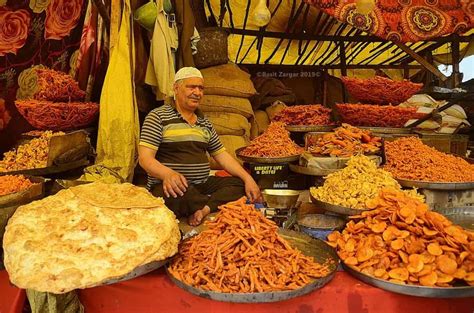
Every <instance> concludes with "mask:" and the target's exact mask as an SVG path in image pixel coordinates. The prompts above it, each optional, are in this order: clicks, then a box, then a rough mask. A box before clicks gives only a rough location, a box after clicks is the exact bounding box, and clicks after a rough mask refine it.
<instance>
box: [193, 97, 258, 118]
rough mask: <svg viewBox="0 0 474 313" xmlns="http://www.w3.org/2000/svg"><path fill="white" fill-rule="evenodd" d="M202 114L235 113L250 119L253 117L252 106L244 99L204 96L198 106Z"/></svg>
mask: <svg viewBox="0 0 474 313" xmlns="http://www.w3.org/2000/svg"><path fill="white" fill-rule="evenodd" d="M199 108H200V109H201V111H202V112H204V113H206V112H226V113H237V114H240V115H243V116H245V117H246V118H250V117H252V116H253V110H252V105H251V104H250V101H249V100H248V99H246V98H237V97H227V96H218V95H206V96H204V97H203V98H202V102H201V104H200V105H199Z"/></svg>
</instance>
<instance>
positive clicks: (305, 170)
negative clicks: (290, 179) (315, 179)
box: [290, 164, 341, 176]
mask: <svg viewBox="0 0 474 313" xmlns="http://www.w3.org/2000/svg"><path fill="white" fill-rule="evenodd" d="M290 170H291V171H293V172H295V173H298V174H303V175H309V176H327V175H329V174H331V173H334V172H337V171H339V170H341V168H335V169H320V168H313V167H307V166H300V165H297V164H290Z"/></svg>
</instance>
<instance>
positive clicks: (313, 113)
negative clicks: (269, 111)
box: [273, 104, 334, 125]
mask: <svg viewBox="0 0 474 313" xmlns="http://www.w3.org/2000/svg"><path fill="white" fill-rule="evenodd" d="M273 121H275V122H283V123H285V124H287V125H334V122H332V121H331V109H328V108H326V107H324V106H322V105H320V104H307V105H293V106H290V107H286V108H284V109H283V110H282V111H281V112H279V113H278V114H277V115H275V117H274V118H273Z"/></svg>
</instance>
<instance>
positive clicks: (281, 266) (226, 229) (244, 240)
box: [169, 197, 330, 293]
mask: <svg viewBox="0 0 474 313" xmlns="http://www.w3.org/2000/svg"><path fill="white" fill-rule="evenodd" d="M245 201H246V198H245V197H244V198H241V199H240V200H237V201H235V202H230V203H227V204H225V205H222V206H220V207H219V210H220V211H219V213H218V214H217V216H216V218H215V220H214V221H208V222H206V227H207V229H206V230H205V231H203V232H202V233H200V234H199V235H197V236H195V237H193V238H191V239H189V240H187V241H185V242H183V243H182V244H181V246H180V249H179V254H178V255H177V257H175V259H174V260H173V262H172V263H171V265H170V267H169V272H170V273H171V274H172V275H173V276H174V277H175V278H176V279H178V280H180V281H182V282H184V283H186V284H189V285H192V286H194V287H196V288H200V289H204V290H212V291H217V292H227V293H238V292H240V293H247V292H268V291H283V290H293V289H298V288H300V287H302V286H304V285H306V284H308V283H309V282H311V281H312V280H313V279H315V278H320V277H324V276H326V275H328V274H329V273H330V270H329V266H328V265H326V264H324V265H321V264H318V263H316V262H315V261H314V260H313V259H312V258H311V257H307V256H305V255H303V254H302V253H301V252H300V251H299V250H296V249H294V248H292V247H291V246H290V245H289V244H288V242H287V241H286V240H284V239H283V238H281V237H280V236H279V235H278V232H277V231H278V227H277V226H276V224H275V223H274V222H272V221H270V220H268V219H266V218H265V217H264V216H263V215H262V214H261V213H260V212H259V211H257V210H256V209H255V207H254V206H253V205H249V204H245Z"/></svg>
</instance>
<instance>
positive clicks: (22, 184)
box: [0, 175, 33, 196]
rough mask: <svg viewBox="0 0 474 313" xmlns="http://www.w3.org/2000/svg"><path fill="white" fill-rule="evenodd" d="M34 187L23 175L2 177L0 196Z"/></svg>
mask: <svg viewBox="0 0 474 313" xmlns="http://www.w3.org/2000/svg"><path fill="white" fill-rule="evenodd" d="M31 186H33V183H32V182H31V181H30V180H29V179H28V178H26V177H25V176H23V175H4V176H0V196H4V195H8V194H11V193H15V192H19V191H22V190H25V189H27V188H29V187H31Z"/></svg>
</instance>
